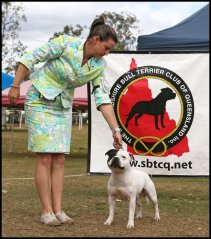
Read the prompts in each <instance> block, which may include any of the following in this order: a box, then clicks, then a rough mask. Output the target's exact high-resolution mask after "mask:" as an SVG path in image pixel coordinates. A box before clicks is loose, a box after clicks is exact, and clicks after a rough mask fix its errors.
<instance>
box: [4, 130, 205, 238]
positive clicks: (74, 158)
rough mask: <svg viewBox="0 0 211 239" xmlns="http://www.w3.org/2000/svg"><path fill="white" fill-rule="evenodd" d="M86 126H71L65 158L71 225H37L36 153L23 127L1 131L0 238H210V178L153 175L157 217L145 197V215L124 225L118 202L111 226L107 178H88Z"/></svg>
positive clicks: (66, 200) (125, 206)
mask: <svg viewBox="0 0 211 239" xmlns="http://www.w3.org/2000/svg"><path fill="white" fill-rule="evenodd" d="M87 132H88V128H87V126H84V127H83V129H82V130H78V127H77V126H74V127H73V132H72V146H71V153H70V155H68V156H67V157H66V162H65V187H64V195H63V208H64V210H65V211H66V212H67V213H68V214H70V215H71V216H72V218H73V219H74V221H75V223H74V225H71V226H69V225H62V226H61V227H56V228H52V227H46V226H44V225H42V224H40V221H39V220H40V214H41V209H40V203H39V199H38V197H37V194H36V190H35V186H34V165H35V155H34V154H33V153H31V152H29V151H28V150H27V131H26V129H25V128H24V127H22V129H18V128H16V129H15V130H14V142H13V152H12V153H11V152H9V150H10V146H11V144H10V142H11V131H9V130H3V131H2V178H3V180H2V236H3V237H96V236H98V237H112V236H113V237H208V236H209V179H208V178H194V177H193V178H182V177H174V178H168V177H163V178H160V177H157V178H156V177H153V178H152V179H153V181H154V183H155V186H156V189H157V193H158V200H159V208H160V216H161V221H159V222H155V221H154V220H153V219H152V218H153V213H154V212H153V208H152V205H151V204H150V205H148V204H147V203H146V202H145V201H144V200H143V219H142V220H141V221H137V220H136V221H135V228H133V229H130V230H129V229H126V224H127V219H128V204H127V203H126V202H122V201H121V202H117V205H116V210H115V219H114V224H113V225H111V226H105V225H103V222H104V221H105V220H106V218H107V216H108V202H107V182H108V179H109V176H103V175H98V176H93V175H92V176H88V175H86V172H87Z"/></svg>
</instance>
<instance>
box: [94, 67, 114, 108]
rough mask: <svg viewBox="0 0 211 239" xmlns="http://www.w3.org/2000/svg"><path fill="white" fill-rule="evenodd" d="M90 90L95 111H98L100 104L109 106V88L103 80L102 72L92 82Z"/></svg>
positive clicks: (103, 74)
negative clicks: (93, 99) (92, 94)
mask: <svg viewBox="0 0 211 239" xmlns="http://www.w3.org/2000/svg"><path fill="white" fill-rule="evenodd" d="M92 88H93V90H92V93H94V98H95V105H96V108H97V110H99V106H100V105H102V104H111V99H110V97H109V94H110V88H109V85H108V82H107V81H106V80H105V73H104V71H103V72H102V73H101V74H100V75H99V76H98V77H97V78H96V79H94V80H93V81H92Z"/></svg>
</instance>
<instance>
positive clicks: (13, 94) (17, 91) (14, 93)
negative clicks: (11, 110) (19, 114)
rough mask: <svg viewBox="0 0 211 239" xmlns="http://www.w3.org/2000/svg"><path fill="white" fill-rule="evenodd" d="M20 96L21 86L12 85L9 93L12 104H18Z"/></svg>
mask: <svg viewBox="0 0 211 239" xmlns="http://www.w3.org/2000/svg"><path fill="white" fill-rule="evenodd" d="M19 96H20V88H15V87H11V88H10V90H9V93H8V98H9V101H10V103H11V105H16V104H17V100H18V97H19Z"/></svg>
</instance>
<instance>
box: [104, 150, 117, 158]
mask: <svg viewBox="0 0 211 239" xmlns="http://www.w3.org/2000/svg"><path fill="white" fill-rule="evenodd" d="M117 152H118V150H117V149H110V150H108V151H107V152H106V153H105V155H108V157H109V158H113V157H114V156H116V154H117Z"/></svg>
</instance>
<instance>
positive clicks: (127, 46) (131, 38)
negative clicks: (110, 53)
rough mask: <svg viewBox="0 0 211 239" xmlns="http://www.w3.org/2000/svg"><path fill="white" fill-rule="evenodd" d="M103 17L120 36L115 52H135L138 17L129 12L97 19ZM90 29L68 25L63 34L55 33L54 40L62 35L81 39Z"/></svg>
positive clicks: (105, 14)
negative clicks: (86, 30)
mask: <svg viewBox="0 0 211 239" xmlns="http://www.w3.org/2000/svg"><path fill="white" fill-rule="evenodd" d="M99 16H102V17H103V18H104V19H105V23H106V24H108V25H111V26H113V28H114V29H115V30H116V32H117V34H118V44H117V45H116V46H115V48H114V50H116V51H118V50H125V51H127V50H135V49H136V47H135V43H136V37H135V35H134V34H138V33H139V20H138V19H137V17H136V16H135V15H134V14H133V13H131V12H127V11H121V12H120V13H115V12H106V11H105V12H103V13H102V14H100V15H97V16H96V17H99ZM87 28H88V27H87V26H86V25H85V26H81V25H79V24H77V25H76V26H72V25H69V26H68V25H66V26H64V29H63V31H62V32H55V33H54V35H53V37H52V38H50V40H51V39H53V38H55V37H58V36H59V35H61V34H67V35H70V36H76V37H80V36H82V35H83V34H84V32H85V29H87Z"/></svg>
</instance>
